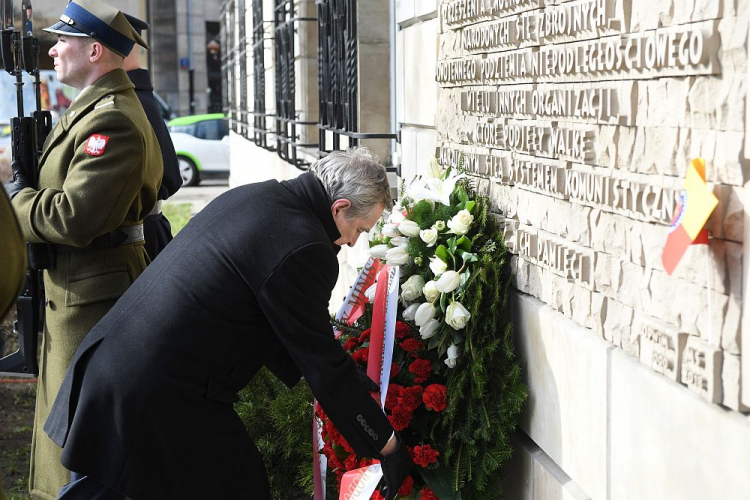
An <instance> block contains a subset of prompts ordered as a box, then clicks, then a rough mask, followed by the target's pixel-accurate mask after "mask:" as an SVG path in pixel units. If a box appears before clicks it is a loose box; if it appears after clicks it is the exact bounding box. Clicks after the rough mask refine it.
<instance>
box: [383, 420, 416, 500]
mask: <svg viewBox="0 0 750 500" xmlns="http://www.w3.org/2000/svg"><path fill="white" fill-rule="evenodd" d="M394 439H395V440H396V445H395V446H396V448H395V450H393V451H392V452H390V453H387V451H386V450H388V449H389V448H390V447H392V445H393V443H392V441H393V440H394ZM389 445H391V446H390V447H389ZM383 453H384V456H383V458H382V459H381V460H380V463H381V465H382V467H383V481H385V486H384V487H382V488H381V489H380V494H381V495H383V496H384V497H385V499H386V500H393V499H394V498H396V494H397V493H398V489H399V488H400V487H401V483H403V482H404V479H406V477H407V476H408V475H409V473H410V472H411V469H412V467H414V462H412V460H411V456H409V451H408V450H407V449H406V446H404V444H403V442H402V441H401V436H399V435H398V433H394V434H393V437H391V439H390V440H389V441H388V444H386V445H385V447H384V448H383ZM385 453H387V454H385Z"/></svg>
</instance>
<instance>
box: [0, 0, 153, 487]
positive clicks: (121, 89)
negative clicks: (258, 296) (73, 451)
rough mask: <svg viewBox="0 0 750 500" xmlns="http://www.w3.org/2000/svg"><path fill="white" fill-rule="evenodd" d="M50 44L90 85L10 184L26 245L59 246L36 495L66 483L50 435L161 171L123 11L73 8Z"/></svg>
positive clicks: (141, 265)
mask: <svg viewBox="0 0 750 500" xmlns="http://www.w3.org/2000/svg"><path fill="white" fill-rule="evenodd" d="M45 31H48V32H51V33H56V34H57V35H58V41H57V44H55V45H54V46H53V47H52V48H51V49H50V51H49V54H50V56H52V58H53V59H54V65H55V70H56V72H57V77H58V79H59V80H60V81H61V82H63V83H65V84H67V85H70V86H72V87H75V88H77V89H79V90H81V93H80V95H79V96H78V97H77V98H76V99H75V101H74V102H73V103H72V104H71V106H70V108H68V110H67V111H66V112H65V113H64V114H63V115H62V116H61V117H60V119H59V121H58V123H57V124H56V126H55V127H54V129H53V130H52V132H51V133H50V135H49V137H48V138H47V140H46V142H45V144H44V148H43V153H42V157H41V160H40V171H39V186H30V185H28V182H27V181H26V179H25V177H24V175H23V173H22V172H20V171H17V170H16V171H14V179H13V181H12V182H10V183H8V184H6V186H5V187H6V191H7V192H8V194H9V195H10V196H11V198H12V204H13V207H14V209H15V211H16V214H17V215H18V219H19V222H20V225H21V230H22V232H23V235H24V238H25V239H26V241H29V242H35V243H47V244H50V245H52V246H53V247H54V250H55V253H56V260H57V263H56V267H55V268H54V269H50V270H48V271H45V273H44V285H45V290H46V296H47V304H46V308H45V314H46V323H45V328H44V339H43V344H42V354H41V360H40V374H39V385H38V389H37V401H36V415H35V422H34V435H33V441H32V450H31V477H30V488H31V492H32V495H34V496H36V497H41V498H50V499H51V498H56V497H57V495H58V493H59V490H60V488H61V487H62V486H63V485H64V484H66V483H68V482H69V476H70V475H69V472H68V471H67V470H66V469H65V468H64V467H63V466H62V465H61V464H60V449H59V448H58V447H57V446H56V445H55V444H54V443H53V442H52V441H50V440H49V438H48V437H47V436H46V435H45V434H44V432H42V425H43V424H44V422H45V420H46V419H47V415H48V413H49V409H50V407H51V406H52V403H53V401H54V399H55V396H56V395H57V391H58V389H59V386H60V382H61V381H62V378H63V376H64V375H65V371H66V369H67V367H68V364H69V363H70V359H71V357H72V356H73V354H74V353H75V351H76V349H77V348H78V345H79V344H80V343H81V341H82V340H83V338H84V337H85V335H86V333H88V331H89V330H91V328H92V327H93V326H94V325H95V324H96V323H97V322H98V321H99V320H100V319H101V318H102V317H103V316H104V315H105V314H106V313H107V311H109V309H110V308H111V307H112V306H113V305H114V303H115V302H116V301H117V299H118V298H119V297H120V296H121V295H122V294H123V293H124V292H125V290H127V289H128V287H129V286H130V284H131V283H132V282H133V281H135V279H136V278H137V277H138V276H139V275H140V274H141V272H143V270H144V269H145V268H146V264H147V263H148V257H147V256H146V252H145V250H144V248H143V240H144V238H143V218H144V217H145V216H146V215H148V213H149V212H150V211H151V209H152V208H153V207H154V205H155V204H156V199H157V191H158V189H159V184H160V182H161V177H162V160H161V153H160V152H159V144H158V142H157V139H156V136H155V135H154V132H153V129H152V128H151V125H150V124H149V122H148V119H147V118H146V115H145V113H144V111H143V108H142V107H141V104H140V102H139V101H138V98H137V97H136V95H135V92H134V90H133V84H132V83H131V82H130V80H129V79H128V77H127V75H126V74H125V71H123V70H122V69H120V68H121V66H122V63H123V60H124V57H125V56H127V55H128V54H130V51H131V50H132V49H133V45H134V44H136V43H137V44H139V45H141V46H143V47H146V43H145V42H144V41H143V40H142V39H141V37H140V36H138V33H136V32H135V30H134V29H133V27H132V26H131V25H130V23H128V21H127V19H126V18H125V16H124V15H123V14H122V13H121V12H120V11H119V10H117V9H115V8H113V7H111V6H109V5H107V4H105V3H103V2H101V1H99V0H74V1H72V2H70V3H68V5H67V7H66V8H65V11H64V13H63V14H62V15H61V16H60V21H59V22H57V23H55V24H54V25H52V26H51V27H49V28H47V29H46V30H45Z"/></svg>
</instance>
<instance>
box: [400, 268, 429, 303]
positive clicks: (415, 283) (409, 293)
mask: <svg viewBox="0 0 750 500" xmlns="http://www.w3.org/2000/svg"><path fill="white" fill-rule="evenodd" d="M422 287H424V280H423V279H422V277H421V276H420V275H418V274H415V275H413V276H411V277H409V279H408V280H406V281H405V282H404V284H403V285H401V297H403V299H404V300H408V301H409V302H412V301H414V300H417V299H418V298H419V297H421V296H422Z"/></svg>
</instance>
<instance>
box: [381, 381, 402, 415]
mask: <svg viewBox="0 0 750 500" xmlns="http://www.w3.org/2000/svg"><path fill="white" fill-rule="evenodd" d="M403 391H404V388H403V387H401V386H400V385H398V384H389V385H388V394H386V396H385V408H386V410H392V409H394V408H395V407H396V406H397V405H398V400H399V399H400V398H401V394H402V393H403Z"/></svg>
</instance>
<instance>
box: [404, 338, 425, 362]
mask: <svg viewBox="0 0 750 500" xmlns="http://www.w3.org/2000/svg"><path fill="white" fill-rule="evenodd" d="M399 345H400V346H401V349H403V350H404V351H406V352H408V353H409V355H410V356H411V357H413V358H416V357H417V352H419V351H420V350H422V348H423V347H424V342H422V341H420V340H417V339H415V338H414V337H411V338H408V339H406V340H404V341H403V342H401V344H399Z"/></svg>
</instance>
